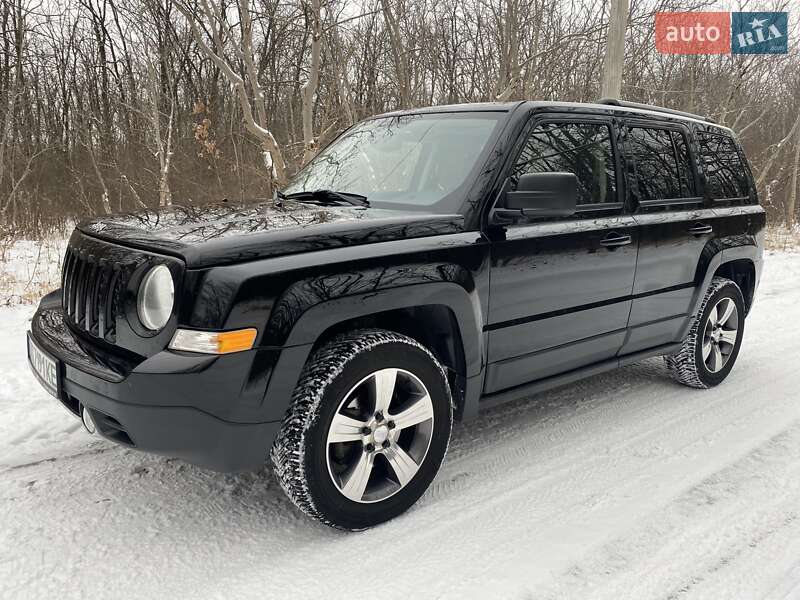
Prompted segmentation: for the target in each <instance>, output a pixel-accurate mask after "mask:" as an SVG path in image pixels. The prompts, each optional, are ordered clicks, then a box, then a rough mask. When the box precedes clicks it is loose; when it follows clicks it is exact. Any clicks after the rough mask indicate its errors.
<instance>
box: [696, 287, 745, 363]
mask: <svg viewBox="0 0 800 600" xmlns="http://www.w3.org/2000/svg"><path fill="white" fill-rule="evenodd" d="M738 336H739V311H738V309H737V308H736V303H735V302H734V301H733V300H732V299H731V298H722V299H721V300H720V301H719V302H717V303H716V304H715V305H714V307H713V308H712V309H711V311H709V313H708V318H707V320H706V326H705V329H704V331H703V363H704V364H705V366H706V369H708V370H709V372H711V373H718V372H719V371H721V370H722V369H723V368H724V367H725V365H726V364H727V363H728V361H729V360H730V357H731V354H732V353H733V349H734V348H735V346H736V339H737V338H738Z"/></svg>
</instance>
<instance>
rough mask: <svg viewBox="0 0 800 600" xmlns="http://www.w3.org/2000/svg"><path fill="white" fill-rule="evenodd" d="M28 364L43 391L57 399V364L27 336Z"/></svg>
mask: <svg viewBox="0 0 800 600" xmlns="http://www.w3.org/2000/svg"><path fill="white" fill-rule="evenodd" d="M28 362H29V363H30V365H31V369H32V370H33V374H34V375H36V378H37V379H38V380H39V383H41V384H42V386H43V387H44V389H46V390H47V391H48V392H50V393H51V394H52V395H53V396H55V397H56V398H58V397H59V391H60V390H59V377H58V362H57V361H56V359H54V358H53V357H52V356H50V355H49V354H47V352H45V351H44V350H42V349H41V348H39V346H37V345H36V342H34V341H33V338H32V337H31V335H30V334H28Z"/></svg>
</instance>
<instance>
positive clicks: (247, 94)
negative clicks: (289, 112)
mask: <svg viewBox="0 0 800 600" xmlns="http://www.w3.org/2000/svg"><path fill="white" fill-rule="evenodd" d="M200 4H201V7H202V10H201V11H200V13H199V14H196V13H195V12H193V11H192V10H191V9H190V8H189V7H188V6H186V5H184V4H183V3H182V2H177V3H176V5H175V6H176V7H177V8H178V10H179V11H180V12H181V13H182V14H183V16H184V17H185V18H186V20H187V21H188V22H189V25H190V27H191V28H192V33H193V34H194V38H195V41H196V42H197V45H198V46H199V47H200V49H201V50H202V52H203V54H205V55H206V56H207V57H208V58H209V59H211V61H212V62H213V63H214V64H215V65H216V66H217V67H218V68H219V69H220V72H221V73H222V74H223V75H224V76H225V78H226V79H227V80H228V82H229V83H230V84H231V85H232V86H233V88H234V90H235V92H236V96H237V98H238V100H239V106H240V107H241V110H242V113H243V119H244V125H245V127H246V128H247V130H248V131H249V132H250V133H251V134H252V135H253V136H255V137H256V138H257V139H258V140H259V142H260V143H261V147H262V150H263V158H264V166H265V167H266V168H267V170H268V172H269V174H270V176H271V178H272V179H273V180H274V181H275V182H277V183H278V184H279V185H280V184H283V183H284V182H285V181H286V163H285V162H284V159H283V153H282V152H281V149H280V147H279V146H278V142H277V141H276V139H275V136H274V135H273V134H272V131H270V129H269V128H268V125H267V113H266V107H265V105H264V95H263V90H262V88H261V86H260V85H259V82H258V74H257V72H256V68H255V62H254V58H253V21H252V18H251V16H250V6H249V4H250V2H249V0H238V1H237V7H238V9H239V31H240V38H239V41H238V43H237V42H233V45H234V50H235V53H236V55H237V57H238V58H239V59H240V60H241V61H242V62H243V63H244V66H245V74H239V73H238V72H237V70H236V68H235V66H234V65H233V64H232V63H231V62H229V61H228V60H227V59H226V58H225V57H224V55H223V54H222V53H223V50H224V47H225V42H224V40H223V37H222V27H223V26H225V25H226V24H227V18H226V16H225V7H224V5H223V4H221V3H220V4H217V3H216V2H215V0H200ZM200 24H203V25H205V26H207V27H208V28H209V30H210V31H211V39H212V41H213V43H214V47H215V48H216V49H217V51H216V52H215V51H214V50H212V49H211V47H210V46H209V45H208V43H207V42H206V36H205V35H204V34H203V32H201V30H200V26H199V25H200ZM251 99H252V100H251ZM253 106H255V111H254V110H253Z"/></svg>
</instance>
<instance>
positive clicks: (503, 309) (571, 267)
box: [484, 115, 637, 393]
mask: <svg viewBox="0 0 800 600" xmlns="http://www.w3.org/2000/svg"><path fill="white" fill-rule="evenodd" d="M615 132H616V129H615V127H614V125H613V122H612V120H611V119H610V118H606V117H599V116H598V117H592V116H585V117H581V118H577V117H575V118H573V117H569V118H567V117H563V116H556V115H541V116H538V117H535V120H534V121H532V122H531V123H529V125H528V128H527V131H526V133H525V134H523V138H522V140H521V143H520V148H519V149H518V150H517V158H516V160H515V162H514V164H513V168H512V170H511V174H510V176H511V179H512V181H514V179H515V177H518V176H519V175H521V174H523V173H533V172H571V173H575V175H577V177H578V180H579V194H580V198H579V203H580V204H579V206H578V212H577V214H576V215H574V216H572V217H568V218H566V219H564V218H550V219H538V220H532V221H527V222H520V223H516V224H514V225H509V226H507V227H504V228H503V229H501V230H499V231H498V230H494V231H492V232H491V233H487V236H488V237H490V239H491V240H492V244H491V281H490V297H489V319H488V325H487V330H488V338H489V339H488V362H489V364H488V366H487V373H486V381H485V386H484V387H485V392H486V393H492V392H496V391H499V390H502V389H506V388H510V387H513V386H516V385H520V384H524V383H527V382H529V381H533V380H536V379H541V378H544V377H548V376H551V375H555V374H558V373H561V372H565V371H570V370H572V369H576V368H579V367H582V366H585V365H588V364H591V363H595V362H599V361H602V360H604V359H608V358H611V357H613V356H614V355H615V354H616V353H617V352H618V351H619V349H620V347H621V345H622V343H623V341H624V339H625V332H626V326H627V321H628V314H629V312H630V306H631V300H630V294H631V288H632V286H633V275H634V270H635V265H636V244H637V240H636V223H635V221H634V220H633V218H632V217H631V216H627V215H626V214H625V211H624V206H623V202H622V198H623V197H624V195H623V177H622V174H621V168H620V164H619V162H618V158H617V152H616V140H615Z"/></svg>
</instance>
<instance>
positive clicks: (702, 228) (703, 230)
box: [689, 223, 714, 235]
mask: <svg viewBox="0 0 800 600" xmlns="http://www.w3.org/2000/svg"><path fill="white" fill-rule="evenodd" d="M689 233H691V234H692V235H708V234H709V233H714V228H713V227H712V226H711V225H706V224H705V223H697V224H695V225H694V226H692V227H690V228H689Z"/></svg>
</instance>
